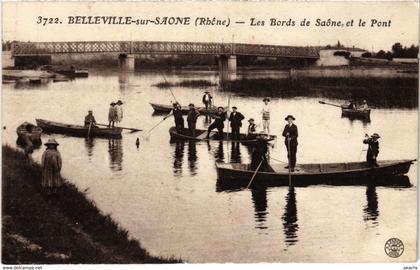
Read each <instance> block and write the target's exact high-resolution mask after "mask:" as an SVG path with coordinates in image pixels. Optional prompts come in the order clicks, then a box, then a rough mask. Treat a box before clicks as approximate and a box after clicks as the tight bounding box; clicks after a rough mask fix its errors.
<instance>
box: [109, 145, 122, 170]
mask: <svg viewBox="0 0 420 270" xmlns="http://www.w3.org/2000/svg"><path fill="white" fill-rule="evenodd" d="M108 153H109V167H110V168H111V170H113V171H121V170H122V169H123V168H122V161H123V149H122V140H121V139H108Z"/></svg>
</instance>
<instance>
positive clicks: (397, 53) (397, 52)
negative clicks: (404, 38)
mask: <svg viewBox="0 0 420 270" xmlns="http://www.w3.org/2000/svg"><path fill="white" fill-rule="evenodd" d="M392 54H393V56H394V57H396V58H398V57H403V54H404V49H403V47H402V45H401V43H399V42H397V43H395V44H394V45H392Z"/></svg>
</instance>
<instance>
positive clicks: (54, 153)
mask: <svg viewBox="0 0 420 270" xmlns="http://www.w3.org/2000/svg"><path fill="white" fill-rule="evenodd" d="M45 145H46V146H47V149H45V151H44V153H43V154H42V159H41V165H42V178H41V186H42V187H43V188H44V189H45V190H46V192H47V194H51V193H53V194H54V193H56V192H57V189H58V188H60V187H61V185H62V184H63V179H62V178H61V175H60V171H61V165H62V161H61V155H60V152H58V150H57V146H58V143H57V141H56V140H55V139H53V138H51V139H49V140H48V142H46V143H45Z"/></svg>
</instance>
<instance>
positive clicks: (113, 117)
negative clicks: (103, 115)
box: [108, 102, 117, 127]
mask: <svg viewBox="0 0 420 270" xmlns="http://www.w3.org/2000/svg"><path fill="white" fill-rule="evenodd" d="M109 105H110V107H109V111H108V122H109V124H108V127H114V126H115V121H116V120H117V110H116V109H115V102H111V104H109Z"/></svg>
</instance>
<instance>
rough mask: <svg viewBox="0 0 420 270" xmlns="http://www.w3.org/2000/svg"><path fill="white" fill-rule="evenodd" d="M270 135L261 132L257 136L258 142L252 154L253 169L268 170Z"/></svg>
mask: <svg viewBox="0 0 420 270" xmlns="http://www.w3.org/2000/svg"><path fill="white" fill-rule="evenodd" d="M267 153H268V137H267V135H265V134H263V133H262V134H259V135H258V136H257V142H256V143H255V146H254V149H253V151H252V156H251V170H253V171H256V170H257V169H258V171H259V172H264V171H268V161H267Z"/></svg>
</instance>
